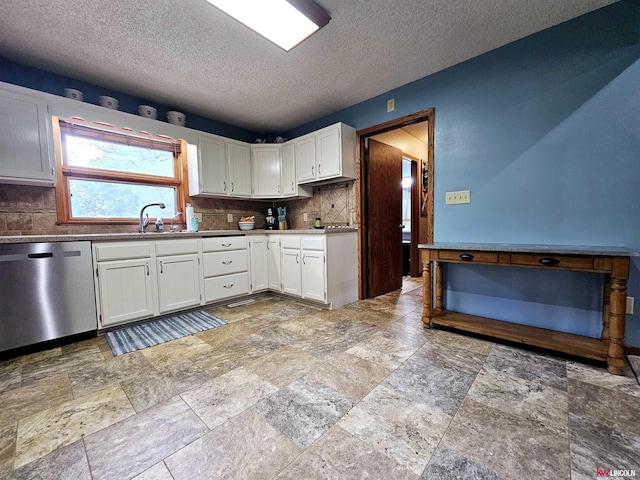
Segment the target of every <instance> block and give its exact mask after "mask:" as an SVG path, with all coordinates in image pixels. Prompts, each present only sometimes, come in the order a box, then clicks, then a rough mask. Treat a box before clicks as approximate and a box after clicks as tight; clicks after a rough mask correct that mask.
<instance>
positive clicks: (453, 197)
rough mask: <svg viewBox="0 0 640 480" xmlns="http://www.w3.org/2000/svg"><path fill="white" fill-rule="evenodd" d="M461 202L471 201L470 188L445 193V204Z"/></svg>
mask: <svg viewBox="0 0 640 480" xmlns="http://www.w3.org/2000/svg"><path fill="white" fill-rule="evenodd" d="M461 203H471V190H460V191H457V192H447V193H446V197H445V204H446V205H459V204H461Z"/></svg>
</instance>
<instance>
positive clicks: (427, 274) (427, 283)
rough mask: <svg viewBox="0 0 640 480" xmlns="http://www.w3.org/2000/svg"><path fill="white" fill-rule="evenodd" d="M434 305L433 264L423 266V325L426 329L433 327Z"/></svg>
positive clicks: (426, 263) (428, 262)
mask: <svg viewBox="0 0 640 480" xmlns="http://www.w3.org/2000/svg"><path fill="white" fill-rule="evenodd" d="M432 303H433V278H432V277H431V262H430V261H426V262H423V264H422V323H424V326H425V327H426V328H430V327H431V307H432Z"/></svg>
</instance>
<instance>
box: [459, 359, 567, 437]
mask: <svg viewBox="0 0 640 480" xmlns="http://www.w3.org/2000/svg"><path fill="white" fill-rule="evenodd" d="M467 398H470V399H472V400H475V401H476V402H478V403H481V404H483V405H487V406H489V407H491V408H494V409H496V410H500V411H503V412H506V413H510V414H513V415H518V416H524V417H526V418H528V419H529V420H531V421H533V422H537V423H539V424H540V425H542V426H544V427H546V428H549V429H551V430H553V431H554V432H556V433H557V434H559V435H563V436H566V435H567V429H568V426H567V414H568V411H567V393H566V392H562V391H560V390H556V389H555V388H551V387H546V386H544V385H541V384H539V383H536V382H532V381H529V380H523V379H521V378H517V377H511V376H509V375H504V374H500V373H492V372H488V371H485V370H481V371H480V373H479V374H478V376H477V377H476V379H475V381H474V382H473V385H471V388H470V389H469V393H468V394H467Z"/></svg>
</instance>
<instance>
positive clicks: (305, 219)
mask: <svg viewBox="0 0 640 480" xmlns="http://www.w3.org/2000/svg"><path fill="white" fill-rule="evenodd" d="M302 220H303V221H305V222H308V221H309V214H308V213H303V214H302Z"/></svg>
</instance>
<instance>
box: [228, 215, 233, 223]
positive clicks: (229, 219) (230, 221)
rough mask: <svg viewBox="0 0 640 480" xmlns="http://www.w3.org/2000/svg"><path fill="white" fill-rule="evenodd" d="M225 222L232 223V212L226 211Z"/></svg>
mask: <svg viewBox="0 0 640 480" xmlns="http://www.w3.org/2000/svg"><path fill="white" fill-rule="evenodd" d="M227 222H228V223H233V213H227Z"/></svg>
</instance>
